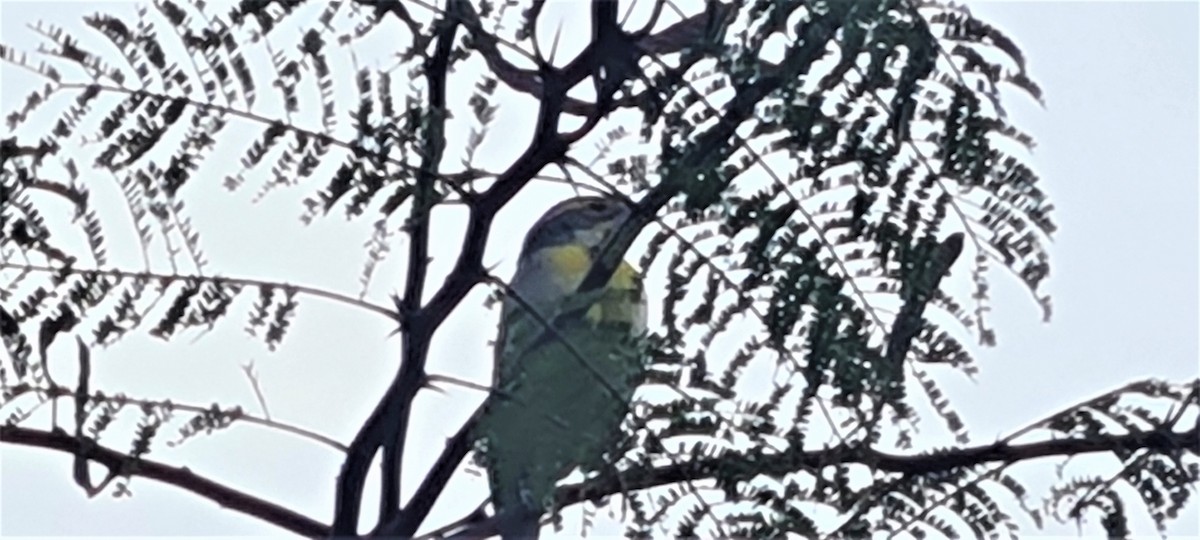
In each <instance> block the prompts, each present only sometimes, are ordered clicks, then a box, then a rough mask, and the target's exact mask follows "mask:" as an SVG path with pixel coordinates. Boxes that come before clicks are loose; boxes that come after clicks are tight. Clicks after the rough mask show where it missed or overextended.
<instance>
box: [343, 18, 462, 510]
mask: <svg viewBox="0 0 1200 540" xmlns="http://www.w3.org/2000/svg"><path fill="white" fill-rule="evenodd" d="M461 5H462V4H461V3H460V2H450V3H449V4H448V5H447V6H446V16H445V17H443V18H442V19H441V20H440V21H438V24H437V25H436V26H435V28H436V29H437V30H436V33H437V44H436V46H435V49H434V53H433V56H430V57H429V58H427V59H426V61H425V79H426V81H428V84H429V88H428V95H427V98H428V103H429V106H428V108H427V109H426V115H427V118H426V120H425V122H423V123H424V128H425V132H424V133H423V134H422V135H423V138H424V141H423V146H424V154H425V156H424V158H423V159H422V163H421V168H420V171H419V172H418V173H417V178H416V190H415V194H414V197H413V207H412V213H411V215H410V216H409V222H408V224H407V225H408V228H409V251H408V274H407V278H406V280H405V284H404V298H403V300H402V301H401V303H400V307H401V309H402V310H403V312H404V313H405V314H408V313H415V312H417V310H419V309H420V308H421V297H422V296H423V295H424V294H425V278H426V274H427V272H426V271H427V270H428V268H429V214H430V211H431V210H432V209H433V204H434V196H435V195H436V191H435V189H434V188H435V186H434V182H435V181H436V180H437V178H436V175H435V172H436V171H437V170H438V169H439V168H440V166H441V162H442V152H443V150H445V146H446V137H445V126H446V117H447V111H446V76H447V75H448V74H449V72H450V53H451V52H452V51H453V50H454V40H455V37H456V36H457V35H458V27H459V22H458V19H459V18H458V17H456V16H454V15H455V13H456V12H457V11H459V9H458V6H461ZM428 350H429V344H428V340H424V341H420V340H415V339H413V338H412V335H411V334H405V336H404V345H403V350H402V352H401V362H400V366H401V368H400V369H401V370H402V371H403V370H405V369H412V370H415V371H416V374H415V375H413V376H412V377H415V378H416V379H418V380H420V382H419V383H418V387H419V386H424V384H425V381H424V379H425V370H424V366H425V355H426V354H427V352H428ZM402 376H403V375H402ZM414 396H415V393H414ZM411 410H412V409H411V407H405V409H404V411H403V414H402V415H401V416H400V418H399V420H400V422H399V424H398V425H397V426H396V427H395V430H396V436H395V437H390V438H386V439H384V442H383V459H382V460H381V461H380V467H381V471H380V473H381V474H380V476H381V482H382V486H381V489H380V498H379V503H380V506H379V522H380V523H382V522H384V521H386V520H387V519H389V518H391V517H392V515H393V514H395V513H396V512H398V511H399V510H400V482H401V480H402V476H403V469H404V468H403V466H402V465H403V463H402V462H403V458H404V447H405V444H406V443H407V441H408V421H409V413H410V412H411ZM359 496H361V494H360V495H359Z"/></svg>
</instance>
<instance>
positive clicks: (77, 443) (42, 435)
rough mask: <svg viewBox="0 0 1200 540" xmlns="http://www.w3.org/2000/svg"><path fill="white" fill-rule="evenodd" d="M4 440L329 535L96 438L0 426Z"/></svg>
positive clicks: (307, 521)
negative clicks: (81, 460) (105, 443)
mask: <svg viewBox="0 0 1200 540" xmlns="http://www.w3.org/2000/svg"><path fill="white" fill-rule="evenodd" d="M0 442H3V443H5V444H16V445H21V446H30V447H36V448H45V449H48V450H57V451H60V452H65V453H67V454H72V455H75V456H79V457H80V458H82V459H86V460H88V461H91V462H94V463H99V464H100V465H103V466H105V467H108V469H109V472H110V474H111V473H113V472H114V471H115V473H116V474H118V475H125V474H127V475H130V476H140V477H143V478H149V479H151V480H157V481H159V482H162V483H164V484H169V485H172V486H175V487H177V488H180V489H183V490H186V491H188V492H191V493H194V494H196V495H198V496H200V497H204V498H205V499H208V500H210V501H213V502H215V503H217V504H219V505H221V506H222V507H224V508H228V509H230V510H233V511H236V512H239V513H242V514H245V515H248V516H252V517H255V518H258V519H261V520H263V521H265V522H267V523H270V524H272V525H275V526H276V527H279V528H281V529H284V530H286V531H289V532H292V533H295V534H298V535H302V536H307V537H310V538H311V537H322V536H328V535H329V527H328V526H326V525H325V524H324V523H320V522H318V521H315V520H313V519H311V518H309V517H307V516H304V515H302V514H299V513H297V512H294V511H292V510H288V509H287V508H284V507H282V506H280V505H278V504H275V503H272V502H268V501H265V500H262V499H259V498H257V497H253V496H250V495H247V494H245V493H242V492H241V491H238V490H236V489H233V488H230V487H229V486H225V485H222V484H218V483H217V482H214V481H212V480H209V479H208V478H205V477H203V476H200V475H198V474H196V473H194V472H192V471H191V470H189V469H188V468H187V467H173V466H171V465H166V464H163V463H159V462H157V461H152V460H148V459H138V460H133V459H131V458H130V457H129V456H128V455H127V454H125V453H123V452H118V451H116V450H112V449H109V448H105V447H103V446H100V445H99V444H98V443H96V441H95V440H93V439H89V438H83V439H80V438H78V437H76V436H74V435H70V434H68V433H66V432H63V431H58V432H51V431H43V430H37V429H28V428H23V427H19V426H0Z"/></svg>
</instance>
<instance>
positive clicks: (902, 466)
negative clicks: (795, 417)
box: [556, 428, 1200, 507]
mask: <svg viewBox="0 0 1200 540" xmlns="http://www.w3.org/2000/svg"><path fill="white" fill-rule="evenodd" d="M1181 448H1182V449H1189V450H1192V451H1200V430H1197V429H1195V428H1193V429H1191V430H1188V431H1183V432H1178V431H1171V430H1167V429H1161V430H1153V431H1140V432H1133V433H1127V434H1124V435H1104V436H1100V437H1095V438H1091V439H1057V440H1048V441H1041V442H1036V443H1029V444H1016V445H1014V444H1007V443H994V444H990V445H986V446H976V447H970V448H962V449H958V450H949V451H944V452H937V453H932V454H925V455H917V456H906V455H897V454H889V453H885V452H879V451H875V450H869V449H863V448H855V447H851V446H847V445H842V446H837V447H834V448H831V449H827V450H816V451H802V450H796V451H788V452H783V453H780V454H777V455H761V454H756V455H743V454H736V453H733V454H730V455H726V456H721V457H715V458H707V459H699V460H695V461H689V462H685V463H680V464H672V465H664V466H660V467H649V468H646V467H638V468H633V469H629V470H627V471H624V472H622V473H621V474H620V475H612V474H609V475H604V476H600V477H598V478H595V479H593V480H589V481H587V482H583V483H581V484H573V485H568V486H562V487H560V488H559V489H558V491H557V493H556V502H557V504H558V505H559V507H565V506H568V505H571V504H576V503H579V502H582V501H587V500H594V499H599V498H603V497H608V496H611V495H617V494H621V493H627V492H630V491H636V490H641V489H649V488H653V487H658V486H664V485H669V484H675V483H679V482H685V481H689V480H702V479H706V478H711V477H713V475H714V473H715V472H716V471H720V472H721V476H722V478H723V479H729V480H749V479H750V478H753V477H754V476H758V475H765V476H781V475H784V474H788V473H792V472H795V471H798V470H801V469H803V468H817V467H827V466H831V465H842V464H847V463H861V464H864V465H870V466H871V467H872V468H874V469H875V470H878V471H882V472H888V473H896V474H906V475H923V474H930V473H937V472H944V471H949V470H953V469H958V468H963V467H974V466H977V465H984V464H987V463H993V462H1006V463H1013V462H1024V461H1029V460H1033V459H1038V458H1045V457H1070V456H1076V455H1080V454H1094V453H1108V452H1114V451H1117V450H1154V451H1159V452H1171V451H1177V450H1179V449H1181Z"/></svg>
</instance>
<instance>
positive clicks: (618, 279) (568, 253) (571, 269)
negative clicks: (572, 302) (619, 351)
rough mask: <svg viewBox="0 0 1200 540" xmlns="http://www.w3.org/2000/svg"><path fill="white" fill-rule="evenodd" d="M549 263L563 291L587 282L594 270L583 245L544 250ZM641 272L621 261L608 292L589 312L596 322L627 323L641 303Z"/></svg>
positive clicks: (614, 272) (557, 284)
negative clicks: (588, 273) (584, 280)
mask: <svg viewBox="0 0 1200 540" xmlns="http://www.w3.org/2000/svg"><path fill="white" fill-rule="evenodd" d="M542 252H543V253H542V255H543V256H544V257H546V259H545V260H546V262H547V263H549V266H550V267H551V268H553V269H554V271H553V272H551V274H552V275H553V277H554V281H555V285H556V286H558V287H559V288H560V290H563V291H573V290H574V289H575V288H577V287H579V284H580V283H581V282H583V278H584V277H586V276H587V272H588V270H590V269H591V268H592V255H591V253H590V252H589V251H588V249H587V248H585V247H583V246H579V245H567V246H555V247H550V248H546V249H543V250H542ZM640 279H641V278H640V276H639V275H638V273H637V270H634V269H633V266H631V265H630V264H629V263H627V262H625V261H621V264H620V265H619V266H617V269H616V270H614V271H613V275H612V277H611V278H609V280H608V289H609V291H608V293H606V294H605V295H604V298H602V299H601V300H600V301H599V302H597V303H596V304H595V305H593V306H592V307H591V308H590V309H588V312H587V318H588V320H590V321H592V322H593V323H600V322H605V321H611V322H625V321H626V320H627V319H629V318H630V317H631V316H632V314H633V311H634V310H635V308H634V306H633V305H628V304H630V303H634V305H636V304H637V303H638V302H639V301H640V291H641V282H640Z"/></svg>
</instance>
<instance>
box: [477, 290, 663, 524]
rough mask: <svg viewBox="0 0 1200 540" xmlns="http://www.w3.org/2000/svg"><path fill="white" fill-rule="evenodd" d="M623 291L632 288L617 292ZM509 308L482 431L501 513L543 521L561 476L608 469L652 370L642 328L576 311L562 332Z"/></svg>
mask: <svg viewBox="0 0 1200 540" xmlns="http://www.w3.org/2000/svg"><path fill="white" fill-rule="evenodd" d="M622 293H623V294H628V293H629V291H609V294H622ZM626 301H628V300H627V299H626ZM602 302H603V300H602ZM513 304H515V302H513ZM504 311H505V314H504V316H505V318H506V325H505V326H506V329H507V330H506V331H505V332H503V334H504V335H503V336H502V339H503V340H504V341H503V342H502V343H500V344H499V347H500V349H499V354H500V357H499V361H498V363H497V368H498V373H497V381H496V389H497V392H496V394H495V396H494V397H493V399H492V400H491V402H490V404H489V406H488V410H487V412H486V413H485V415H484V417H483V418H482V419H481V420H480V423H479V428H478V429H479V434H480V437H481V438H482V439H483V440H484V447H485V460H486V463H487V465H488V469H489V480H490V481H491V485H492V497H493V503H494V504H495V506H496V508H497V511H498V512H500V511H502V510H504V509H513V508H521V509H525V510H526V511H527V512H528V514H529V515H530V516H531V517H533V519H536V516H540V515H541V514H542V513H543V512H544V511H545V510H546V509H547V508H549V506H550V504H551V503H552V502H553V501H552V499H551V498H552V495H553V492H554V487H555V485H556V484H557V482H558V481H559V480H560V479H561V478H562V477H564V476H566V475H567V474H568V473H570V471H571V470H572V469H573V468H574V467H576V466H583V467H584V468H585V469H597V468H599V467H600V466H601V464H602V463H603V462H602V459H603V457H604V453H605V452H606V451H607V450H610V449H612V448H614V447H615V446H616V445H617V444H618V442H619V438H620V425H621V421H622V419H623V418H624V416H625V413H626V412H627V410H628V407H629V402H630V400H631V398H632V396H633V391H634V389H635V388H636V386H637V385H638V383H639V382H640V381H641V379H642V375H643V373H644V371H645V368H644V365H643V362H642V359H641V356H640V354H639V351H638V346H637V343H636V341H635V339H634V330H638V334H640V329H635V328H633V325H632V324H630V323H629V322H616V323H601V324H593V323H592V322H590V321H589V320H588V319H587V318H586V317H585V316H584V312H585V310H575V311H573V312H568V313H567V314H566V315H564V316H560V317H558V318H557V319H555V320H554V326H555V328H556V330H557V335H555V333H554V332H550V331H546V330H545V329H544V325H543V324H541V322H540V321H538V320H537V319H536V318H535V317H532V316H530V315H528V314H527V313H526V312H525V310H524V309H523V308H522V307H521V306H519V305H512V304H509V305H506V306H505V310H504ZM546 318H547V319H549V318H550V317H546ZM560 338H561V339H560ZM564 340H566V341H568V342H570V345H569V346H568V345H567V344H564V343H563V341H564ZM534 523H535V524H536V521H534ZM533 526H534V527H536V525H533ZM533 531H534V532H533V533H530V531H529V530H528V528H526V529H524V530H523V532H518V533H517V534H515V536H521V537H525V536H534V535H536V529H533ZM504 532H505V531H504V530H503V528H502V533H504ZM504 536H505V537H506V538H507V537H509V536H510V535H509V534H504Z"/></svg>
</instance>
